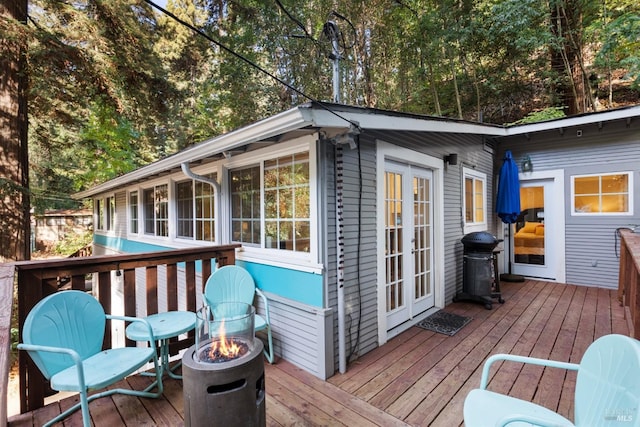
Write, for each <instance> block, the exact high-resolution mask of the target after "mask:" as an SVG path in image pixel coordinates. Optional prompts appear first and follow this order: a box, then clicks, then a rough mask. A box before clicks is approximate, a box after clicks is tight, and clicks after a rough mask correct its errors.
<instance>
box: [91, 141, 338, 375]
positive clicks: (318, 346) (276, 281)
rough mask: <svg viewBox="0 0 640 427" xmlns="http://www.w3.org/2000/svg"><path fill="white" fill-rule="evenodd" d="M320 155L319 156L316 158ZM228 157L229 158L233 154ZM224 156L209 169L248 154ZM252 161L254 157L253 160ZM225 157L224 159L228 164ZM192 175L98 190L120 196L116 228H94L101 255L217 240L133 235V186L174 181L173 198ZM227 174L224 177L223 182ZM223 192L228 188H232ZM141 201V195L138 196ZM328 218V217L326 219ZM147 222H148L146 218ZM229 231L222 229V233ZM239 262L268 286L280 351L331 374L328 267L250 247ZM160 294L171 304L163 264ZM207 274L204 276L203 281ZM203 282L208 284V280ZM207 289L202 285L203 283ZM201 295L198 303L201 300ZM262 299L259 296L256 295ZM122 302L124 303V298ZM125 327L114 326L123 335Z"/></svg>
mask: <svg viewBox="0 0 640 427" xmlns="http://www.w3.org/2000/svg"><path fill="white" fill-rule="evenodd" d="M303 143H304V146H305V147H308V148H309V149H310V150H316V149H317V144H316V143H310V142H309V139H308V138H307V139H305V141H304V142H303ZM288 145H289V148H288V149H289V150H295V143H289V144H288ZM263 151H264V155H265V156H268V155H269V154H270V153H272V152H273V151H274V149H273V148H270V149H266V150H263ZM252 156H253V157H255V158H259V156H260V153H259V152H258V154H256V153H253V154H252ZM315 157H316V156H313V158H315ZM227 160H228V159H227ZM227 160H223V161H221V162H218V163H216V164H213V165H209V166H208V167H209V169H208V170H207V171H196V172H199V173H204V172H211V171H214V172H217V173H218V174H219V175H218V176H221V174H223V173H225V171H226V169H224V168H227V167H233V166H234V165H237V164H241V163H242V162H243V160H242V156H235V157H234V158H233V159H231V160H230V161H227ZM247 161H248V162H251V161H252V160H251V159H249V160H247ZM223 163H224V164H223ZM185 179H187V178H186V177H185V176H184V175H183V174H182V173H181V172H174V173H172V174H169V175H167V176H164V177H162V178H154V179H153V180H150V181H149V182H140V183H136V184H135V185H131V186H129V187H127V188H124V189H119V190H117V191H116V192H111V193H105V194H99V195H96V197H95V198H96V199H102V200H105V199H106V198H111V197H113V198H114V200H115V222H114V225H113V228H112V229H111V230H106V229H103V230H96V231H95V233H94V250H95V254H96V255H103V254H116V253H136V252H151V251H157V250H166V249H171V248H174V247H185V245H186V246H198V245H208V244H212V243H211V242H203V241H186V240H181V239H176V238H175V237H168V238H158V237H154V236H150V237H149V236H146V235H145V234H144V233H143V232H141V233H139V234H137V235H132V234H130V233H129V232H128V226H129V224H128V216H129V208H128V194H129V192H130V191H138V194H139V197H140V195H141V194H142V189H144V188H149V187H150V186H152V185H162V184H168V185H169V194H170V199H171V197H172V193H173V184H174V183H176V182H179V181H184V180H185ZM225 180H226V178H223V179H222V181H223V183H224V182H225ZM223 193H226V194H228V191H227V189H226V188H225V189H224V190H223ZM319 193H320V195H319V196H318V198H320V197H323V196H321V194H324V190H323V191H319ZM138 202H139V203H141V199H139V201H138ZM224 209H228V203H226V202H223V203H222V206H221V207H220V208H219V211H218V215H220V210H224ZM320 223H322V221H320ZM141 227H142V224H141ZM223 233H224V231H223V232H221V233H220V234H221V235H222V234H223ZM276 258H280V260H281V261H284V264H286V263H287V262H288V260H287V257H285V256H282V254H281V255H280V256H279V257H276ZM236 263H237V264H238V265H241V266H243V267H244V268H246V269H247V270H248V271H249V272H250V273H251V274H252V276H253V277H254V279H255V281H256V285H257V286H258V287H259V288H260V289H261V290H263V292H264V293H265V294H266V295H267V297H268V298H269V301H270V304H269V312H270V318H271V323H272V329H273V341H274V348H275V353H276V354H277V355H278V356H279V357H283V358H285V359H287V360H288V361H290V362H292V363H294V364H296V365H298V366H300V367H302V368H304V369H306V370H307V371H309V372H311V373H313V374H314V375H316V376H318V377H320V378H328V377H329V376H331V375H333V373H334V368H333V366H334V364H333V359H334V354H333V345H332V340H333V334H332V332H331V330H332V327H333V311H332V309H331V308H329V306H328V305H327V303H326V298H327V294H326V292H325V290H326V287H325V274H324V272H323V271H322V270H320V271H316V270H317V267H314V268H309V267H306V268H305V267H304V266H301V267H299V268H295V267H288V268H287V267H285V266H283V265H277V263H275V264H274V262H260V260H259V257H257V256H256V255H255V254H254V255H251V256H247V254H246V250H245V251H243V252H240V253H238V254H237V259H236ZM178 270H179V271H178V289H184V287H185V278H184V272H183V271H182V270H181V269H180V268H179V269H178ZM158 276H159V277H158V282H159V283H158V299H159V307H160V308H161V309H162V307H163V306H165V307H166V295H165V294H166V292H165V290H164V288H163V283H164V282H165V280H166V279H165V273H164V271H163V269H159V271H158ZM196 276H197V277H196V281H197V283H200V284H202V283H204V281H206V278H204V279H203V278H202V277H201V275H200V271H196ZM203 280H204V281H203ZM144 281H145V278H144V274H143V273H142V272H141V274H140V275H136V282H137V286H136V293H137V301H139V306H138V307H137V314H138V315H139V316H144V315H146V308H145V301H146V298H145V288H144V285H143V284H144ZM114 283H116V286H114V291H113V292H114V294H113V295H112V298H113V301H114V307H113V308H114V309H115V310H116V311H117V309H118V307H117V306H119V305H121V301H122V286H120V287H118V286H117V283H118V281H117V279H116V278H114ZM202 286H203V285H202ZM199 289H202V287H199ZM184 298H185V296H184V295H182V294H181V295H178V302H179V308H182V307H185V306H186V303H185V302H184ZM201 301H202V298H201V295H200V294H198V295H197V306H200V305H201ZM256 301H257V302H258V300H256ZM119 302H120V303H119ZM257 311H258V313H264V307H262V306H261V305H260V303H259V302H258V304H257ZM121 333H122V331H114V334H115V335H116V336H117V335H118V334H121Z"/></svg>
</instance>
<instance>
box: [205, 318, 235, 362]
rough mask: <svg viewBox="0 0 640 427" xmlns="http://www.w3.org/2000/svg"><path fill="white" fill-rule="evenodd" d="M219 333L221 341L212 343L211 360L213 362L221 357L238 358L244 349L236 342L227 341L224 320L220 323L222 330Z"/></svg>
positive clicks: (210, 349)
mask: <svg viewBox="0 0 640 427" xmlns="http://www.w3.org/2000/svg"><path fill="white" fill-rule="evenodd" d="M218 332H219V334H218V337H219V339H218V340H215V341H213V342H211V347H210V348H209V358H210V359H211V360H216V359H217V358H219V357H224V358H230V359H233V358H236V357H238V356H239V355H240V352H241V351H242V348H241V347H240V346H239V345H238V343H236V342H235V340H229V339H227V336H226V331H225V329H224V320H223V321H222V322H220V329H219V331H218Z"/></svg>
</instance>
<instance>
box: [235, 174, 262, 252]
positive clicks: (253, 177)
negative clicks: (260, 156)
mask: <svg viewBox="0 0 640 427" xmlns="http://www.w3.org/2000/svg"><path fill="white" fill-rule="evenodd" d="M229 178H230V182H231V184H230V185H231V240H232V241H234V242H241V243H249V244H255V245H259V244H260V234H261V233H260V167H259V166H252V167H249V168H245V169H240V170H233V171H231V172H230V174H229Z"/></svg>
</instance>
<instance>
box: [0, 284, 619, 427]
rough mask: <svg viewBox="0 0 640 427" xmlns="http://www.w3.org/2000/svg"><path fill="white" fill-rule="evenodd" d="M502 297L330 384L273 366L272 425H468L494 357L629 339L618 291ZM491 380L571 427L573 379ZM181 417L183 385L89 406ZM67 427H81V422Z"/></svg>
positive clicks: (110, 417)
mask: <svg viewBox="0 0 640 427" xmlns="http://www.w3.org/2000/svg"><path fill="white" fill-rule="evenodd" d="M502 293H503V297H504V298H505V299H506V303H505V304H504V305H499V304H495V305H494V309H493V310H491V311H489V310H485V309H484V308H483V307H482V306H480V305H476V304H471V303H456V304H452V305H450V306H448V307H447V308H446V310H447V311H450V312H453V313H457V314H462V315H466V316H471V317H472V318H473V320H472V321H471V322H470V323H469V324H467V325H466V326H465V327H464V328H463V329H462V330H461V331H460V332H458V333H457V334H456V335H454V336H452V337H449V336H446V335H442V334H437V333H433V332H430V331H426V330H423V329H421V328H417V327H414V328H411V329H410V330H408V331H407V332H405V333H403V334H401V335H399V336H398V337H396V338H394V339H393V340H391V341H390V342H388V343H387V344H386V345H384V346H382V347H380V348H378V349H376V350H374V351H372V352H370V353H368V354H366V355H364V356H363V357H361V358H360V359H359V360H358V361H357V362H355V363H352V364H351V365H350V366H349V369H348V371H347V373H345V374H342V375H341V374H336V375H335V376H334V377H332V378H330V379H329V380H328V381H321V380H319V379H318V378H316V377H314V376H312V375H310V374H308V373H306V372H304V371H302V370H300V369H298V368H296V367H295V366H293V365H292V364H290V363H288V362H286V361H278V362H277V363H276V364H275V365H268V364H266V366H265V370H266V390H267V401H266V408H267V425H269V426H281V425H282V426H290V425H295V426H300V425H302V426H305V425H309V426H314V425H331V426H334V425H346V426H368V425H371V426H375V425H379V426H392V425H407V424H409V425H417V426H427V425H433V426H447V427H448V426H456V425H462V424H463V420H462V405H463V401H464V398H465V396H466V394H467V393H468V392H469V391H470V390H471V389H473V388H475V387H477V386H478V384H479V383H480V371H481V368H482V363H483V362H484V360H485V359H486V358H487V357H488V356H489V355H491V354H494V353H513V354H520V355H530V356H535V357H541V358H553V359H556V360H564V361H571V362H579V361H580V359H581V357H582V354H583V353H584V351H585V349H586V348H587V346H588V345H589V344H591V342H593V341H594V340H595V339H596V338H598V337H600V336H602V335H606V334H610V333H620V334H624V335H628V334H629V328H628V325H627V321H626V320H625V319H624V315H623V313H624V310H623V309H622V307H621V306H620V304H619V302H618V297H617V292H616V291H609V290H604V289H598V288H587V287H577V286H572V285H564V284H555V283H547V282H539V281H527V282H524V283H505V282H503V283H502ZM496 372H497V373H496ZM493 374H494V375H493V379H492V381H491V382H490V384H489V388H490V389H492V390H495V391H500V392H503V393H508V394H510V395H512V396H516V397H520V398H523V399H528V400H533V401H534V402H537V403H540V404H542V405H544V406H547V407H549V408H551V409H553V410H555V411H557V412H559V413H561V414H563V415H565V416H567V417H569V418H570V419H571V418H573V390H574V385H575V373H567V372H565V371H563V370H559V369H543V368H541V367H533V366H527V367H524V368H523V367H522V365H520V364H514V363H510V364H502V365H497V369H494V370H493ZM148 381H149V379H147V378H143V377H139V376H136V377H132V378H130V379H128V383H126V384H125V386H131V387H137V388H141V386H143V385H144V384H145V383H146V382H148ZM70 399H73V398H70ZM69 404H70V400H69V399H68V400H63V401H61V402H60V403H59V404H58V403H56V404H51V405H48V406H46V407H44V408H41V409H40V410H38V411H36V412H33V413H30V414H22V415H17V416H14V417H10V419H9V426H37V425H41V424H42V422H43V420H46V419H49V418H51V417H52V416H53V414H55V413H56V412H57V411H60V408H61V407H62V408H66V407H68V405H69ZM182 413H183V401H182V388H181V382H180V381H174V380H167V381H166V383H165V393H164V397H163V398H161V399H137V398H132V397H129V396H114V397H113V398H103V399H99V400H97V401H95V402H93V403H91V415H92V417H93V420H94V422H95V424H96V425H98V426H102V425H105V426H107V425H108V426H125V425H126V426H139V425H158V426H179V425H183V423H184V422H183V419H182ZM65 425H81V417H80V414H79V413H76V414H74V415H73V416H72V417H70V418H68V422H65Z"/></svg>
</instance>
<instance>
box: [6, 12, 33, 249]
mask: <svg viewBox="0 0 640 427" xmlns="http://www.w3.org/2000/svg"><path fill="white" fill-rule="evenodd" d="M0 21H2V22H0V25H1V26H2V27H0V29H1V30H5V31H6V30H7V29H8V27H9V28H11V27H13V28H15V27H19V26H20V25H26V22H27V0H0ZM21 33H23V31H19V32H17V34H21ZM5 34H6V33H5ZM26 52H27V42H26V37H20V36H18V37H0V261H8V260H26V259H29V258H30V256H31V248H30V245H29V242H30V234H31V232H30V229H31V227H30V214H29V211H30V202H29V156H28V151H27V83H28V81H27V72H26V65H27V61H26Z"/></svg>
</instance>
